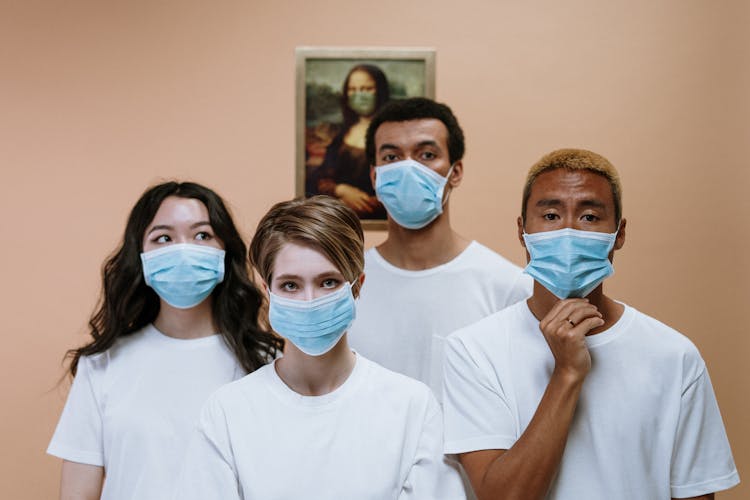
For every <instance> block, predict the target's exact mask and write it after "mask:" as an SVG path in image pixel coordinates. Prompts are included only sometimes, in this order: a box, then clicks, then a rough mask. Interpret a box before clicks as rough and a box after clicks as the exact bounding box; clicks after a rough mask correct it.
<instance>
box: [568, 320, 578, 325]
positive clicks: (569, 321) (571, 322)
mask: <svg viewBox="0 0 750 500" xmlns="http://www.w3.org/2000/svg"><path fill="white" fill-rule="evenodd" d="M568 323H570V326H576V324H575V323H573V321H571V319H570V318H568Z"/></svg>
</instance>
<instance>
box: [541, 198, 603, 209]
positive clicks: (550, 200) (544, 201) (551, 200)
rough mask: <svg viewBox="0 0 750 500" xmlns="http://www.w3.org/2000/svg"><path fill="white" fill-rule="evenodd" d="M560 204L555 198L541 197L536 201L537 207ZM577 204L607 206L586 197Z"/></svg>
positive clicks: (596, 206) (595, 206)
mask: <svg viewBox="0 0 750 500" xmlns="http://www.w3.org/2000/svg"><path fill="white" fill-rule="evenodd" d="M560 205H562V201H560V200H558V199H555V198H546V199H541V200H539V201H537V202H536V206H537V207H558V206H560ZM577 205H579V206H582V207H593V208H601V209H604V208H607V206H606V205H605V204H604V203H602V202H601V201H599V200H595V199H588V200H581V201H579V202H577Z"/></svg>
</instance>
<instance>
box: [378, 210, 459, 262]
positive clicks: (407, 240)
mask: <svg viewBox="0 0 750 500" xmlns="http://www.w3.org/2000/svg"><path fill="white" fill-rule="evenodd" d="M469 243H471V241H470V240H468V239H466V238H464V237H463V236H461V235H460V234H458V233H456V232H455V231H453V229H452V228H451V225H450V214H449V210H448V204H447V203H446V205H445V208H444V210H443V213H442V214H440V216H439V217H438V218H437V219H435V220H434V221H432V222H431V223H430V224H428V225H427V226H426V227H423V228H422V229H406V228H404V227H402V226H399V225H398V224H397V223H396V222H394V221H393V219H390V218H389V219H388V238H387V239H386V240H385V241H384V242H383V243H381V244H380V245H378V247H377V249H378V253H380V255H381V256H382V257H383V258H384V259H385V260H387V261H388V262H389V263H391V264H393V265H394V266H396V267H399V268H401V269H406V270H410V271H419V270H423V269H430V268H433V267H437V266H439V265H442V264H445V263H446V262H450V261H451V260H453V259H454V258H456V257H457V256H458V255H459V254H460V253H461V252H463V251H464V250H465V249H466V247H467V246H469Z"/></svg>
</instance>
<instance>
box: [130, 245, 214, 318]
mask: <svg viewBox="0 0 750 500" xmlns="http://www.w3.org/2000/svg"><path fill="white" fill-rule="evenodd" d="M224 254H225V252H224V250H220V249H218V248H214V247H210V246H206V245H194V244H191V243H177V244H173V245H167V246H165V247H163V248H157V249H156V250H151V251H149V252H143V253H141V262H142V263H143V277H144V279H145V280H146V284H147V285H148V286H150V287H151V288H153V289H154V291H155V292H156V293H157V295H159V297H161V298H162V299H163V300H164V301H165V302H166V303H167V304H169V305H171V306H173V307H177V308H179V309H189V308H191V307H194V306H197V305H198V304H200V303H201V302H203V300H205V298H206V297H208V296H209V295H210V294H211V292H212V291H213V289H214V288H215V287H216V285H218V284H219V283H221V281H223V280H224Z"/></svg>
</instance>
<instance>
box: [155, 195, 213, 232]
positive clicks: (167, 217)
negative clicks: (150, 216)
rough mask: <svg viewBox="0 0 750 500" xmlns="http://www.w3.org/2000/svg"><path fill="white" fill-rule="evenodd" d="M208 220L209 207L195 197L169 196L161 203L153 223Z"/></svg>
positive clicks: (173, 223) (174, 223)
mask: <svg viewBox="0 0 750 500" xmlns="http://www.w3.org/2000/svg"><path fill="white" fill-rule="evenodd" d="M199 220H200V221H204V220H208V209H207V208H206V205H204V204H203V202H202V201H200V200H196V199H195V198H181V197H179V196H167V197H166V198H164V201H162V202H161V205H159V209H158V210H157V211H156V214H155V215H154V220H153V221H152V224H169V225H176V224H179V223H181V222H195V221H199Z"/></svg>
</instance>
